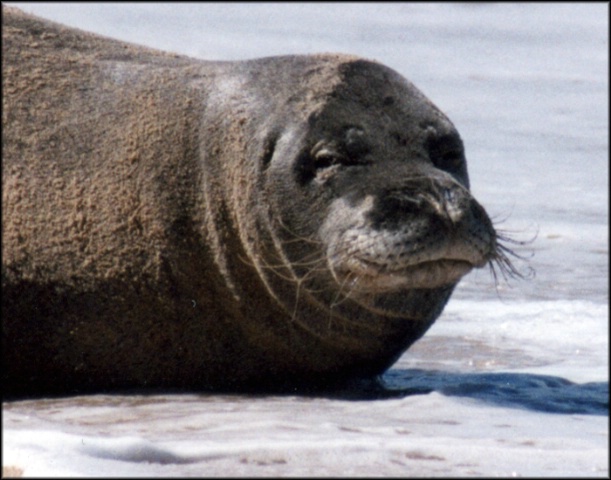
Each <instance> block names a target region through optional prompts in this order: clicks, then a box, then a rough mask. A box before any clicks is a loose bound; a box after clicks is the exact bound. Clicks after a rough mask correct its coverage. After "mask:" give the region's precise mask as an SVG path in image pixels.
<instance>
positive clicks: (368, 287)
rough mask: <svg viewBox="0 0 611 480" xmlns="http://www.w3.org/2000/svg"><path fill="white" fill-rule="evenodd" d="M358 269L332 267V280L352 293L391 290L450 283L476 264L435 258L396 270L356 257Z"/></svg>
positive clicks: (374, 292) (389, 291)
mask: <svg viewBox="0 0 611 480" xmlns="http://www.w3.org/2000/svg"><path fill="white" fill-rule="evenodd" d="M358 263H359V267H360V268H351V269H350V270H340V271H337V270H334V271H333V274H334V276H335V280H336V281H337V282H338V284H339V285H341V286H342V289H345V290H348V296H350V295H351V294H376V293H391V292H397V291H400V290H409V289H433V288H440V287H445V286H449V285H452V284H454V283H456V282H458V280H460V278H461V277H463V276H464V275H466V274H467V273H469V272H470V271H471V270H472V269H473V268H475V267H476V265H474V264H473V263H471V262H468V261H466V260H456V259H438V260H428V261H423V262H419V263H416V264H413V265H409V266H404V267H401V268H397V269H391V268H388V267H382V266H380V265H377V264H375V263H373V262H369V261H367V260H363V259H359V261H358Z"/></svg>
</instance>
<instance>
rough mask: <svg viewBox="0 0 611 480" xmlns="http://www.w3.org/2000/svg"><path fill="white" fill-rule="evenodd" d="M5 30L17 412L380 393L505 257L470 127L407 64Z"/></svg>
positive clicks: (13, 21)
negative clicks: (129, 400)
mask: <svg viewBox="0 0 611 480" xmlns="http://www.w3.org/2000/svg"><path fill="white" fill-rule="evenodd" d="M2 33H3V45H2V54H3V57H2V78H3V113H2V114H3V118H2V124H3V147H2V148H3V151H2V154H3V166H2V168H3V174H2V194H3V201H2V320H3V327H2V341H3V345H2V346H3V350H2V351H3V369H2V376H3V382H2V384H3V389H4V392H5V394H9V395H23V394H36V395H39V394H49V393H77V392H94V391H118V390H121V389H129V388H145V389H146V388H168V389H188V390H211V389H221V390H236V389H237V390H247V389H266V388H277V387H279V386H282V387H287V388H289V387H295V388H302V387H303V388H305V387H310V386H320V385H331V384H335V383H337V382H340V381H344V380H346V379H351V378H366V377H373V376H375V375H378V374H380V373H381V372H383V371H384V370H385V369H387V368H388V367H389V366H390V365H391V364H392V363H393V362H394V361H395V360H396V359H397V357H398V356H399V355H401V353H402V352H404V351H405V350H406V349H407V348H408V347H409V346H410V345H411V344H412V343H413V342H414V341H416V340H417V339H418V338H419V337H420V336H422V335H423V334H424V332H425V331H426V330H427V329H428V328H429V326H430V325H431V324H432V323H433V321H434V320H435V319H436V318H437V317H438V315H439V314H440V313H441V311H442V309H443V307H444V305H445V303H446V302H447V300H448V298H449V296H450V294H451V292H452V289H453V288H454V286H455V284H456V282H457V281H458V280H459V278H460V277H461V276H462V275H464V274H465V273H467V272H468V271H469V270H470V269H471V268H473V267H480V266H482V265H484V264H486V263H487V262H488V261H489V260H490V259H491V258H492V257H493V255H494V251H495V245H496V236H495V233H494V230H493V228H492V226H491V224H490V221H489V220H488V217H487V216H486V213H485V212H484V210H483V209H482V208H481V207H480V206H479V205H478V204H477V202H475V200H473V198H472V197H471V196H470V194H469V192H468V179H467V171H466V165H465V160H464V154H463V149H462V142H461V140H460V138H459V136H458V134H457V132H456V130H455V128H454V127H453V125H452V123H451V122H450V121H449V120H448V119H447V118H446V117H445V116H444V115H443V114H442V113H441V112H440V111H439V110H438V109H437V108H436V107H435V106H434V105H432V104H431V103H430V102H429V101H428V100H427V99H426V98H425V97H424V96H423V95H422V94H421V93H420V92H419V91H418V90H417V89H416V88H415V87H414V86H413V85H412V84H410V83H409V82H408V81H406V80H405V79H403V78H402V77H401V76H400V75H398V74H397V73H396V72H394V71H392V70H390V69H389V68H387V67H384V66H382V65H380V64H377V63H375V62H372V61H367V60H363V59H360V58H356V57H350V56H344V55H312V56H286V57H275V58H264V59H258V60H252V61H244V62H205V61H200V60H194V59H190V58H186V57H182V56H178V55H171V54H166V53H161V52H157V51H153V50H149V49H146V48H141V47H136V46H133V45H128V44H124V43H121V42H117V41H113V40H109V39H105V38H102V37H99V36H94V35H92V34H88V33H85V32H80V31H78V30H74V29H70V28H66V27H63V26H61V25H57V24H54V23H51V22H48V21H44V20H41V19H37V18H35V17H32V16H28V15H25V14H23V13H22V12H20V11H18V10H16V9H11V8H6V7H3V30H2Z"/></svg>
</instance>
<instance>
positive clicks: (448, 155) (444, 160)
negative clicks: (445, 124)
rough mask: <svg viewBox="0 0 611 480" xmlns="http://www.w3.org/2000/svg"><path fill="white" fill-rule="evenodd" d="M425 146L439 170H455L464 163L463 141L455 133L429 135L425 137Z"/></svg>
mask: <svg viewBox="0 0 611 480" xmlns="http://www.w3.org/2000/svg"><path fill="white" fill-rule="evenodd" d="M425 147H426V149H427V151H428V153H429V158H430V159H431V162H433V165H435V166H436V167H437V168H439V169H440V170H444V171H446V172H450V173H452V172H456V171H458V170H460V169H461V168H462V167H463V165H464V163H465V151H464V147H463V143H462V140H461V139H460V137H459V136H458V135H456V134H452V133H450V134H444V135H441V136H437V135H431V136H429V138H427V140H426V142H425Z"/></svg>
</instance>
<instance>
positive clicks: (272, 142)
mask: <svg viewBox="0 0 611 480" xmlns="http://www.w3.org/2000/svg"><path fill="white" fill-rule="evenodd" d="M279 136H280V133H279V132H278V131H273V132H272V133H270V134H269V135H268V136H267V137H266V138H265V143H264V145H263V155H262V157H261V168H262V169H263V170H265V169H266V168H267V167H268V165H269V164H270V163H271V161H272V157H273V156H274V151H275V150H276V143H277V142H278V137H279Z"/></svg>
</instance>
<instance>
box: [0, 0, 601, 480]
mask: <svg viewBox="0 0 611 480" xmlns="http://www.w3.org/2000/svg"><path fill="white" fill-rule="evenodd" d="M9 3H10V2H9ZM15 5H16V6H19V7H20V8H22V9H24V10H25V11H27V12H30V13H34V14H37V15H40V16H43V17H45V18H49V19H52V20H55V21H59V22H61V23H64V24H67V25H71V26H75V27H78V28H81V29H84V30H89V31H94V32H97V33H100V34H103V35H107V36H111V37H114V38H119V39H122V40H125V41H130V42H134V43H138V44H142V45H147V46H151V47H155V48H160V49H164V50H170V51H174V52H178V53H183V54H188V55H191V56H194V57H199V58H204V59H211V60H213V59H231V60H238V59H247V58H254V57H262V56H269V55H280V54H290V53H315V52H331V51H333V52H344V53H352V54H357V55H361V56H364V57H367V58H373V59H376V60H378V61H380V62H382V63H384V64H386V65H388V66H390V67H392V68H394V69H395V70H397V71H398V72H400V73H401V74H403V75H404V76H406V77H407V78H409V79H410V80H411V81H412V82H414V83H415V84H416V85H417V86H418V87H419V88H420V89H421V90H422V91H423V92H424V93H425V94H426V95H427V96H428V97H429V98H430V99H431V100H432V101H433V102H434V103H435V104H437V105H438V106H439V107H440V108H441V109H442V110H444V111H445V112H446V113H447V115H448V116H449V117H450V119H452V121H453V122H454V123H455V125H456V126H457V128H458V130H459V131H460V133H461V136H462V138H463V141H464V143H465V146H466V150H467V157H468V162H469V172H470V177H471V185H472V191H473V192H474V194H475V196H476V198H478V200H479V201H480V203H482V204H483V205H484V206H485V207H486V209H487V211H488V212H489V213H490V214H491V216H492V217H493V219H494V220H495V221H496V223H497V226H498V228H500V229H502V230H504V231H506V232H508V234H509V235H510V236H512V237H513V238H515V239H517V240H530V242H529V243H528V244H527V245H525V246H523V247H520V246H516V251H517V252H518V253H520V254H521V255H522V256H524V257H525V258H526V260H525V261H517V262H516V265H517V266H518V268H519V269H521V271H523V272H524V273H530V272H531V269H532V271H533V272H534V273H532V274H530V275H529V278H527V279H525V280H519V279H509V280H508V281H504V280H503V279H500V280H499V281H498V282H495V281H494V279H493V277H492V276H491V274H490V272H489V271H487V270H481V271H476V272H474V273H472V274H470V275H468V276H467V277H466V278H465V279H464V280H463V281H462V282H461V284H460V285H459V287H458V288H457V290H456V292H455V293H454V295H453V298H452V300H451V301H450V303H449V304H448V306H447V307H446V309H445V311H444V313H443V315H442V316H441V317H440V318H439V320H438V321H437V323H436V324H435V325H434V326H433V327H432V328H431V329H430V330H429V332H428V333H427V334H426V335H425V336H424V338H422V339H421V340H420V341H419V342H418V343H416V345H414V346H413V347H412V348H411V349H410V350H408V351H407V352H406V353H405V355H404V356H403V357H402V358H400V359H399V361H398V362H397V363H396V364H395V365H394V366H393V368H391V369H390V370H389V371H388V372H387V373H386V375H385V376H384V380H385V382H386V384H387V386H388V388H389V389H390V390H392V391H394V392H395V393H396V394H395V395H388V398H365V397H366V395H365V396H364V397H363V398H348V397H342V396H341V395H338V396H335V397H329V396H322V397H294V396H239V395H237V396H221V395H206V396H200V395H174V396H172V395H152V396H104V395H98V396H91V397H75V398H67V399H44V400H35V401H20V402H4V403H3V439H2V448H3V452H2V453H3V465H4V466H7V467H15V468H16V470H13V472H20V473H21V474H23V475H24V476H171V475H172V476H173V475H177V476H179V475H183V476H232V475H244V476H261V475H267V476H269V475H274V476H275V475H289V476H290V475H309V476H343V475H349V476H359V475H363V476H372V475H375V476H380V475H384V476H385V475H394V476H462V475H470V476H538V477H545V476H550V477H558V476H587V477H608V476H609V450H608V447H609V443H608V442H609V426H608V425H609V424H608V421H609V418H608V405H609V400H608V398H609V393H608V388H609V387H608V385H609V384H608V381H609V380H608V371H609V358H608V352H609V118H608V112H609V74H608V72H609V35H608V33H609V25H608V22H609V6H608V5H607V4H606V3H586V4H583V3H560V4H548V3H538V4H530V3H527V4H511V3H485V4H480V3H465V4H439V3H430V4H411V3H409V4H408V3H405V4H402V3H392V4H380V3H371V4H368V3H358V4H326V3H323V4H275V3H272V4H225V3H218V4H217V3H214V4H209V3H201V4H200V3H193V4H174V3H171V4H170V3H167V4H162V3H160V4H146V3H145V4H142V3H140V4H129V3H128V4H126V3H113V4H98V3H89V4H78V3H76V4H75V3H70V4H61V3H40V4H34V3H20V4H15Z"/></svg>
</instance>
